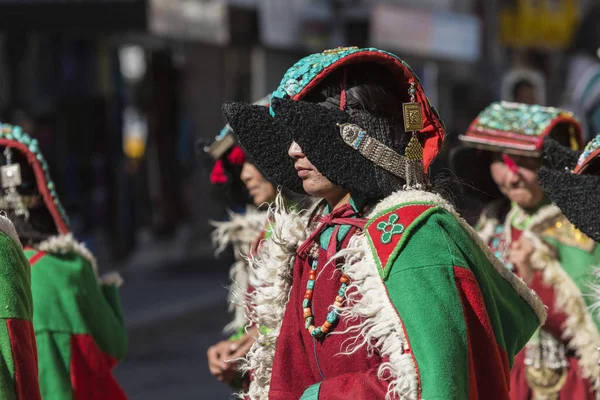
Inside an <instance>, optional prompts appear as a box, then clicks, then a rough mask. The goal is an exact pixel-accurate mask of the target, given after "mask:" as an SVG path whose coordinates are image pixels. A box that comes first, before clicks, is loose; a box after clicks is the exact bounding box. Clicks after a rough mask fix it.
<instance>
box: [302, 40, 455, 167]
mask: <svg viewBox="0 0 600 400" xmlns="http://www.w3.org/2000/svg"><path fill="white" fill-rule="evenodd" d="M359 62H372V63H376V62H379V63H380V64H382V65H387V66H391V67H390V71H391V72H399V71H400V72H401V78H402V80H405V81H406V82H407V83H409V84H410V83H414V84H415V90H416V93H415V98H416V100H417V102H419V104H420V105H421V111H422V112H423V129H421V131H420V132H419V138H423V139H422V140H421V141H422V142H423V143H424V144H423V166H424V168H425V172H427V171H429V166H430V165H431V163H432V162H433V160H435V158H436V156H437V155H438V153H439V152H440V150H441V148H442V145H443V144H444V128H443V126H442V123H441V121H440V120H439V119H438V118H437V117H436V116H435V114H434V112H433V110H432V109H431V106H430V104H429V100H428V99H427V97H426V96H425V91H424V90H423V87H422V86H421V84H420V83H419V82H418V81H417V79H415V76H414V74H413V73H412V72H411V71H410V70H409V69H408V68H407V67H406V66H405V65H404V64H403V63H402V62H401V61H400V60H398V59H397V58H396V57H392V56H391V55H389V54H386V53H382V52H380V51H373V50H365V51H360V52H357V53H352V54H350V55H347V56H346V57H344V58H341V59H339V60H338V61H336V62H334V63H333V64H331V65H330V66H329V67H327V68H325V69H324V70H323V71H321V73H320V74H319V75H317V76H316V77H315V78H313V80H312V81H310V83H309V84H308V85H306V86H305V87H304V89H302V91H301V92H300V93H298V94H296V95H295V96H294V97H293V98H292V100H300V99H302V98H303V97H304V96H305V95H306V94H307V93H309V92H310V91H311V90H312V89H313V88H314V87H315V86H317V85H318V84H319V83H320V82H321V81H322V80H323V79H325V78H326V77H327V76H328V75H329V74H331V73H332V72H333V71H335V70H336V69H338V68H340V67H341V66H344V65H349V64H354V63H359Z"/></svg>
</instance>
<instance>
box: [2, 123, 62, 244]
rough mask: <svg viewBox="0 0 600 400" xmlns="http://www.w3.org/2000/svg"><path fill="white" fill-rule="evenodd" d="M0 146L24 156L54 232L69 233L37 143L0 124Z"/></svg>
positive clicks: (15, 127)
mask: <svg viewBox="0 0 600 400" xmlns="http://www.w3.org/2000/svg"><path fill="white" fill-rule="evenodd" d="M0 146H2V147H4V148H10V149H11V150H13V151H14V150H16V151H18V152H20V153H22V154H23V155H24V156H25V158H26V159H27V162H28V163H29V165H30V166H31V168H32V169H33V172H34V175H35V180H36V184H37V189H38V192H39V193H40V194H41V196H42V199H43V201H44V204H45V205H46V208H47V209H48V211H49V212H50V215H51V216H52V219H53V221H54V224H55V226H56V230H57V231H58V233H59V234H67V233H69V226H68V225H69V222H68V218H67V214H66V212H65V209H64V208H63V206H62V204H61V203H60V200H59V198H58V195H57V193H56V188H55V185H54V182H53V181H52V178H51V177H50V172H49V169H48V163H47V162H46V159H45V158H44V156H43V155H42V153H41V151H40V149H39V145H38V141H37V140H36V139H34V138H32V137H31V136H29V135H28V134H27V133H25V132H23V130H22V129H21V128H20V127H19V126H12V125H8V124H2V123H0Z"/></svg>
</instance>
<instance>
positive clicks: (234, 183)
mask: <svg viewBox="0 0 600 400" xmlns="http://www.w3.org/2000/svg"><path fill="white" fill-rule="evenodd" d="M255 104H257V105H261V106H268V105H269V97H265V98H264V99H261V100H260V101H258V102H257V103H255ZM204 151H205V152H206V153H207V154H208V155H209V156H210V158H211V159H212V160H213V162H214V165H213V166H212V171H211V174H210V181H211V183H212V184H213V185H214V186H215V187H216V188H217V190H218V191H219V192H220V193H221V194H222V195H224V196H222V197H224V198H225V199H226V201H227V202H226V204H228V205H230V207H232V208H233V207H234V206H235V205H237V204H239V203H247V201H248V200H250V201H251V202H252V203H253V204H252V205H250V204H246V207H245V211H244V212H234V211H231V212H229V217H230V219H229V220H228V221H225V222H215V223H213V225H214V226H215V228H216V229H215V231H214V233H213V241H214V243H215V244H216V246H217V251H216V253H217V255H219V254H220V253H221V252H223V251H224V250H225V248H226V247H227V246H229V245H231V246H232V247H233V252H234V257H235V262H234V264H233V265H232V266H231V269H230V272H229V276H230V279H231V287H230V290H229V297H228V300H229V310H230V312H233V313H234V319H233V321H231V322H230V323H229V324H228V325H227V326H226V327H225V328H224V332H225V333H227V334H229V335H230V336H229V338H228V339H227V340H223V341H221V342H219V343H217V344H215V345H214V346H211V347H210V348H209V349H208V352H207V358H208V364H209V369H210V371H211V373H212V374H213V375H214V376H215V377H217V379H219V380H220V381H222V382H224V383H227V384H230V385H232V386H234V387H237V388H240V387H241V386H244V385H246V386H247V384H248V379H247V378H248V377H247V376H246V377H245V379H242V374H241V373H240V371H238V367H239V363H238V359H240V358H242V357H245V355H246V353H247V352H248V350H249V349H250V347H251V346H252V344H253V343H254V338H255V337H256V336H257V333H256V327H251V326H249V321H248V318H247V317H246V314H245V309H244V305H243V303H244V299H245V297H246V294H247V293H249V292H250V291H251V284H250V281H251V279H250V273H249V270H248V264H247V262H246V257H247V256H248V255H249V254H251V253H253V252H255V251H256V250H257V247H258V245H259V242H260V241H261V240H262V239H265V238H266V237H268V230H267V212H266V211H265V210H264V206H265V205H268V204H269V203H271V202H273V201H274V200H275V196H276V194H277V189H276V188H275V185H273V183H271V182H269V181H268V180H267V179H266V178H265V177H264V176H263V175H262V174H261V173H260V171H258V169H257V168H256V167H255V166H254V165H253V164H252V163H250V162H249V161H248V160H247V159H246V155H245V154H244V151H243V150H242V149H241V148H240V147H239V145H237V144H236V142H235V138H234V136H233V133H232V131H231V127H230V126H229V125H226V126H225V127H224V128H223V129H222V130H221V132H220V134H219V135H218V136H217V137H216V139H215V141H214V142H213V143H212V144H211V145H210V146H207V147H205V148H204ZM242 186H243V187H242Z"/></svg>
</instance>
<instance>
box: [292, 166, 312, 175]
mask: <svg viewBox="0 0 600 400" xmlns="http://www.w3.org/2000/svg"><path fill="white" fill-rule="evenodd" d="M294 168H296V171H298V176H299V177H300V178H306V177H307V176H308V175H309V174H310V168H304V167H301V166H299V165H295V166H294Z"/></svg>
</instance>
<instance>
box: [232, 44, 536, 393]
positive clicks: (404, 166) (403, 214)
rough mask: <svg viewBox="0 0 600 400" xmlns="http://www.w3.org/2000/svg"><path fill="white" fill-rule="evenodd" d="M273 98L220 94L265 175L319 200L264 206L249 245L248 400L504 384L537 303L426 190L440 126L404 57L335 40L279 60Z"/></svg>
mask: <svg viewBox="0 0 600 400" xmlns="http://www.w3.org/2000/svg"><path fill="white" fill-rule="evenodd" d="M272 96H273V98H272V104H271V107H270V109H269V110H267V109H265V108H264V107H258V106H252V105H247V104H240V103H230V104H226V105H225V106H224V112H225V115H226V117H227V119H228V122H229V123H230V124H231V126H232V128H233V131H234V133H235V135H236V136H237V137H238V141H239V142H240V144H241V145H242V147H243V148H244V149H245V150H246V152H247V153H248V154H249V155H250V157H252V159H253V160H255V162H256V164H257V166H258V167H259V168H260V169H261V171H263V172H264V173H265V175H266V177H267V178H268V179H269V180H271V181H273V182H276V183H277V184H279V185H281V186H283V187H285V188H288V189H290V190H293V191H295V192H297V193H308V194H310V195H313V196H315V197H317V198H320V199H321V201H319V202H317V203H316V204H315V206H314V207H313V208H311V209H310V210H301V211H298V210H291V211H290V210H286V209H285V207H283V206H282V204H281V203H282V202H281V201H280V200H277V201H276V207H275V209H274V211H273V214H274V222H273V226H272V228H271V237H270V238H269V239H268V240H267V241H266V242H265V244H264V247H263V248H262V249H261V250H260V251H259V252H258V254H257V256H256V257H255V258H254V259H252V261H251V263H252V267H253V270H254V272H255V273H256V275H257V276H258V277H260V278H261V279H262V283H261V284H258V285H256V286H255V287H256V290H255V292H254V293H253V294H252V296H251V301H250V304H249V315H250V316H251V317H252V319H253V321H254V322H255V323H256V324H259V325H261V326H264V327H266V328H268V329H269V331H266V332H263V333H262V334H261V335H260V336H259V337H258V339H257V341H256V343H255V344H254V345H253V347H252V349H251V351H250V353H249V355H248V362H247V365H246V368H247V369H248V370H250V371H251V372H252V377H253V380H252V383H251V385H250V388H249V391H248V393H247V395H248V396H249V397H250V398H252V399H267V398H268V399H270V400H279V399H281V400H283V399H285V400H288V399H299V398H301V399H349V398H352V399H384V398H387V399H391V398H402V399H421V398H423V399H428V400H431V399H467V398H469V399H478V398H480V399H490V398H507V397H508V391H509V372H510V367H511V365H512V363H513V358H514V356H515V355H516V354H517V352H518V351H519V350H520V349H521V348H522V347H523V346H524V345H525V343H526V342H527V341H528V340H529V338H530V337H531V335H532V334H533V333H534V331H535V330H536V329H537V327H538V326H539V324H540V323H543V321H544V319H545V311H544V309H543V306H542V304H541V303H540V301H539V299H538V298H537V296H536V295H535V294H534V293H533V292H532V291H531V290H530V289H528V288H527V287H526V285H525V284H524V283H523V282H522V281H520V280H519V279H518V278H517V277H516V276H515V275H514V274H512V273H510V271H508V270H507V269H506V268H505V267H504V266H503V265H502V264H501V263H500V262H499V261H498V260H497V259H496V258H495V257H494V256H493V254H492V253H491V252H490V250H489V249H488V248H487V246H486V245H485V244H484V243H483V242H482V241H481V240H480V239H479V237H478V236H477V234H476V233H475V232H474V231H473V230H472V229H471V228H470V227H469V226H468V225H467V224H466V223H465V222H464V221H463V220H462V219H461V218H460V217H459V216H458V215H457V214H456V212H455V211H454V209H453V207H452V206H451V205H450V204H449V203H448V202H447V201H446V200H445V199H443V198H442V197H441V196H439V195H438V194H436V193H434V192H433V191H431V190H430V184H429V179H428V176H427V175H428V171H429V166H430V164H431V163H432V161H433V160H434V158H435V157H436V155H437V154H438V152H439V151H440V148H441V146H442V143H443V138H444V127H443V124H442V122H441V121H440V119H439V117H438V115H437V113H436V111H435V110H434V109H433V107H431V106H430V104H429V101H428V100H427V98H426V97H425V94H424V92H423V88H422V86H421V84H420V83H419V81H418V79H417V78H416V76H415V75H414V73H413V72H412V71H411V69H410V68H409V67H408V65H407V64H406V63H404V62H403V61H402V60H400V59H399V58H398V57H397V56H395V55H393V54H391V53H389V52H385V51H382V50H378V49H374V48H368V49H359V48H339V49H335V50H330V51H325V52H323V53H317V54H313V55H311V56H308V57H306V58H304V59H302V60H300V61H299V62H298V63H297V64H296V65H294V66H293V67H292V68H291V69H289V70H288V71H287V72H286V74H285V75H284V78H283V80H282V82H281V85H280V86H279V88H278V89H277V90H276V91H275V92H274V93H273V95H272Z"/></svg>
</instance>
